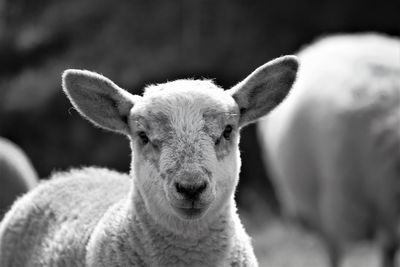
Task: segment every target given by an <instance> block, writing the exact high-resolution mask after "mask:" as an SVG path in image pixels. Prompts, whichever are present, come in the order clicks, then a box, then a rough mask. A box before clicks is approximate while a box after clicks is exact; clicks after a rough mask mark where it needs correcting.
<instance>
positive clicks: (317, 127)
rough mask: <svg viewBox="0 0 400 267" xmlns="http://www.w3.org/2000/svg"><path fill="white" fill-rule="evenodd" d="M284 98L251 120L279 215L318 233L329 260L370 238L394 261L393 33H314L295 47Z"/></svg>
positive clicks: (396, 104) (396, 63)
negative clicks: (293, 76) (295, 65)
mask: <svg viewBox="0 0 400 267" xmlns="http://www.w3.org/2000/svg"><path fill="white" fill-rule="evenodd" d="M298 56H299V60H300V70H299V73H298V76H297V81H296V83H295V85H294V87H293V89H292V91H291V92H290V94H289V95H288V97H287V98H286V99H285V100H284V101H283V102H282V104H281V105H280V106H278V107H277V109H275V110H274V111H273V112H271V114H270V116H268V117H266V118H265V119H264V120H263V121H262V122H260V123H259V125H258V130H259V139H260V141H261V144H262V147H263V149H264V151H263V153H264V160H265V163H266V164H267V166H268V168H269V169H270V171H271V178H272V180H273V182H274V184H275V186H276V189H277V194H278V196H279V199H280V202H281V204H282V208H283V210H284V213H285V214H286V215H287V216H289V217H291V218H295V219H298V220H300V221H301V222H302V223H303V224H305V225H307V226H308V227H310V228H312V229H315V230H317V232H318V233H320V234H321V236H322V237H323V240H324V241H325V243H326V245H327V247H328V251H329V257H330V262H331V265H332V266H339V265H340V262H341V258H342V257H343V256H344V255H343V254H344V253H345V252H346V251H347V247H348V245H350V244H352V243H353V242H354V241H360V240H366V239H377V240H378V241H379V244H380V246H381V248H382V250H383V255H382V258H383V260H382V265H381V266H385V267H393V266H395V255H396V251H397V248H398V244H399V239H398V225H399V219H400V39H398V38H391V37H388V36H384V35H378V34H355V35H337V36H331V37H326V38H323V39H321V40H319V41H317V42H315V43H314V44H312V45H310V46H308V47H306V48H305V49H303V50H302V51H300V53H298Z"/></svg>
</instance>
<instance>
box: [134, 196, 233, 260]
mask: <svg viewBox="0 0 400 267" xmlns="http://www.w3.org/2000/svg"><path fill="white" fill-rule="evenodd" d="M131 197H132V198H131V199H132V200H133V202H132V203H133V205H131V208H128V209H127V212H128V213H129V215H128V217H130V218H131V219H130V220H128V221H129V222H130V223H129V225H127V227H129V232H131V233H134V234H133V235H134V239H135V242H137V244H136V245H139V246H140V247H141V250H142V251H141V253H143V255H152V258H154V259H158V260H160V257H161V258H162V259H163V260H162V261H163V262H164V261H169V260H175V262H173V261H172V262H171V263H170V264H171V265H172V266H174V265H175V264H177V265H180V263H182V261H184V260H188V256H187V255H188V253H189V255H191V256H190V260H191V261H192V262H198V263H199V265H202V266H214V264H215V263H217V262H219V261H220V260H222V259H224V258H226V257H228V254H229V252H230V251H231V246H232V239H233V238H235V237H234V235H235V227H237V226H236V223H237V222H238V218H236V217H237V213H236V212H232V211H231V209H234V208H235V207H234V206H233V207H232V206H231V205H232V204H233V205H234V203H228V204H227V207H225V208H224V209H222V210H221V214H219V216H216V217H215V219H214V220H213V221H210V222H209V224H208V225H199V224H198V223H196V222H188V221H181V223H182V225H180V227H182V232H181V233H179V232H176V231H171V229H168V227H165V225H163V224H161V223H158V222H157V221H156V220H155V219H154V218H153V217H152V216H151V215H150V214H149V212H148V211H147V209H146V206H145V203H144V201H143V198H142V196H141V195H140V193H139V192H138V191H134V192H133V195H132V196H131ZM232 202H233V199H232ZM191 223H192V224H191ZM203 223H204V222H203ZM178 224H179V223H178ZM199 228H200V229H202V231H199ZM190 230H192V233H190ZM182 255H186V256H185V257H182ZM151 264H154V265H157V262H151ZM166 265H167V264H166ZM175 266H176V265H175Z"/></svg>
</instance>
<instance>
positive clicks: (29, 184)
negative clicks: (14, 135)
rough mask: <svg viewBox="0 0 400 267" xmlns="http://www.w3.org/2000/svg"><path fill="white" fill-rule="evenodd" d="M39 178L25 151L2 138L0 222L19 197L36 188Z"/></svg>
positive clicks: (0, 152) (0, 149)
mask: <svg viewBox="0 0 400 267" xmlns="http://www.w3.org/2000/svg"><path fill="white" fill-rule="evenodd" d="M37 181H38V176H37V173H36V171H35V169H34V168H33V166H32V164H31V162H30V160H29V159H28V157H27V156H26V155H25V153H24V151H22V149H21V148H19V147H18V146H17V145H16V144H14V143H12V142H11V141H10V140H8V139H5V138H0V184H1V193H0V220H1V219H2V218H3V215H4V213H5V212H6V211H7V210H8V209H9V208H10V207H11V205H12V203H13V202H14V201H15V200H16V199H17V197H18V196H19V195H22V194H23V193H25V192H27V191H29V190H30V189H32V188H33V187H34V186H36V184H37Z"/></svg>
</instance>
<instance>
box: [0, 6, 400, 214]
mask: <svg viewBox="0 0 400 267" xmlns="http://www.w3.org/2000/svg"><path fill="white" fill-rule="evenodd" d="M360 31H361V32H364V31H378V32H384V33H387V34H391V35H400V1H398V0H393V1H382V0H381V1H360V0H357V1H349V0H336V1H322V0H318V1H317V0H314V1H289V0H281V1H244V0H241V1H238V0H235V1H233V0H221V1H216V0H181V1H161V0H156V1H144V0H140V1H139V0H129V1H128V0H126V1H116V0H114V1H105V0H84V1H83V0H69V1H49V0H35V1H28V0H0V136H3V137H6V138H9V139H10V140H12V141H14V142H15V143H17V144H18V145H20V146H21V147H22V148H23V149H24V150H25V151H26V153H27V154H28V156H29V158H30V159H31V160H32V162H33V165H34V167H35V168H36V170H37V171H38V173H39V175H40V177H43V178H46V177H48V176H49V174H50V173H51V172H52V171H54V170H64V169H66V168H69V167H71V166H82V165H99V166H108V167H110V168H115V169H118V170H120V171H128V169H129V161H130V151H129V146H128V142H127V139H126V138H124V137H122V136H119V135H117V134H112V133H108V132H105V131H103V130H99V129H96V128H95V127H93V126H92V125H90V124H89V123H88V122H87V121H85V120H84V119H82V118H81V117H80V116H79V115H78V114H77V112H76V111H75V110H73V109H71V108H70V107H71V105H70V103H69V102H68V100H67V98H66V97H65V96H64V95H63V93H62V91H61V85H60V81H61V73H62V71H63V70H65V69H67V68H83V69H89V70H94V71H97V72H99V73H102V74H104V75H105V76H107V77H109V78H110V79H112V80H113V81H115V82H116V83H117V84H118V85H120V86H121V87H123V88H126V89H128V90H129V91H131V92H133V93H140V92H141V90H142V88H143V87H144V85H146V84H148V83H157V82H165V81H167V80H173V79H176V78H187V77H192V78H202V77H206V78H215V81H216V83H217V84H219V85H221V86H222V87H224V88H229V87H230V86H232V85H234V84H235V83H237V82H238V81H240V80H241V79H243V78H244V77H245V76H246V75H247V74H249V73H250V72H251V71H252V70H254V69H255V68H256V67H258V66H259V65H261V64H263V63H265V62H266V61H268V60H270V59H272V58H275V57H278V56H280V55H284V54H292V53H295V52H296V51H297V50H298V49H299V48H301V47H302V46H303V45H305V44H307V43H310V42H311V41H313V40H315V39H316V38H318V37H321V36H323V35H327V34H330V33H340V32H360ZM327 64H329V63H327ZM241 150H242V159H243V167H242V173H241V182H240V187H239V189H238V202H239V205H240V207H241V208H242V209H243V210H246V211H248V212H250V214H253V215H254V216H255V214H257V213H258V211H260V210H261V209H262V210H265V211H266V212H268V211H272V212H274V211H276V210H277V208H278V205H277V203H276V199H275V196H274V193H273V189H272V187H271V185H270V183H269V180H268V178H267V170H266V169H265V167H263V165H262V164H261V159H260V154H259V149H258V144H257V140H256V136H255V126H254V125H251V126H249V127H247V128H246V129H244V130H243V131H242V139H241ZM256 217H257V216H256Z"/></svg>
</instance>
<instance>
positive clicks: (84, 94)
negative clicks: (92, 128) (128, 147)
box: [62, 69, 140, 134]
mask: <svg viewBox="0 0 400 267" xmlns="http://www.w3.org/2000/svg"><path fill="white" fill-rule="evenodd" d="M62 86H63V90H64V92H65V94H66V95H67V97H68V98H69V100H70V101H71V103H72V105H73V106H74V107H75V108H76V110H78V112H79V113H80V114H81V115H82V116H83V117H84V118H86V119H88V120H89V121H91V122H92V123H94V124H95V125H97V126H100V127H102V128H105V129H108V130H111V131H116V132H119V133H123V134H129V125H128V116H129V112H130V110H131V109H132V107H133V105H134V104H135V101H137V98H140V97H139V96H134V95H132V94H130V93H129V92H127V91H125V90H123V89H122V88H120V87H118V86H117V85H116V84H114V83H113V82H112V81H111V80H109V79H107V78H106V77H104V76H102V75H100V74H97V73H94V72H90V71H87V70H73V69H70V70H66V71H65V72H64V73H63V75H62Z"/></svg>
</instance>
